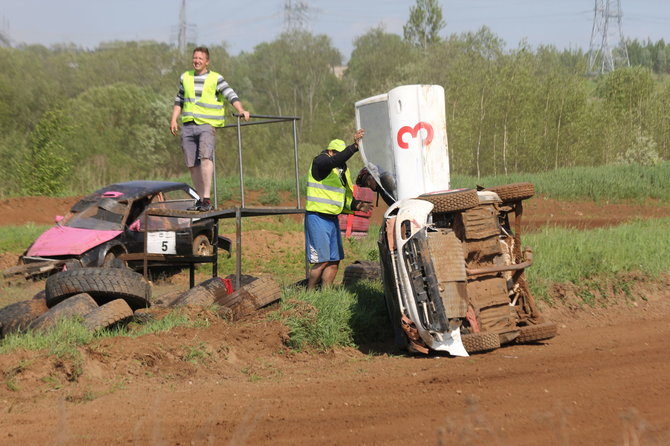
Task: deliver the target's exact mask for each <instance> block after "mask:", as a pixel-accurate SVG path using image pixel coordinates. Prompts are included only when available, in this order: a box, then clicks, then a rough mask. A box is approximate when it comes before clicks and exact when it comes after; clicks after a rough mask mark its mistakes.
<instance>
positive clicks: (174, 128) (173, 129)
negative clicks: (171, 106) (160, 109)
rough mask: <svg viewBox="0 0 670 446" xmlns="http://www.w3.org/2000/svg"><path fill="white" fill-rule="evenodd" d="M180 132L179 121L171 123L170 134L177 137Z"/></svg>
mask: <svg viewBox="0 0 670 446" xmlns="http://www.w3.org/2000/svg"><path fill="white" fill-rule="evenodd" d="M178 130H179V126H178V125H177V121H172V122H170V133H172V135H173V136H177V131H178Z"/></svg>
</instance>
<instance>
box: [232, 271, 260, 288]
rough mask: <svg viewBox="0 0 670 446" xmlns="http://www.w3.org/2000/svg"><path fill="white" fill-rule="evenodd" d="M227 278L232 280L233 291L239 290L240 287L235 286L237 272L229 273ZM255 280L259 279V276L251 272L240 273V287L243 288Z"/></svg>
mask: <svg viewBox="0 0 670 446" xmlns="http://www.w3.org/2000/svg"><path fill="white" fill-rule="evenodd" d="M225 278H226V279H230V281H231V282H232V284H233V291H237V290H238V289H239V288H237V287H236V286H235V274H228V275H227V276H226V277H225ZM254 280H258V277H256V276H251V275H249V274H240V288H242V287H243V286H246V285H249V284H250V283H251V282H253V281H254Z"/></svg>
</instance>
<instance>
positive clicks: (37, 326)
mask: <svg viewBox="0 0 670 446" xmlns="http://www.w3.org/2000/svg"><path fill="white" fill-rule="evenodd" d="M95 308H98V304H97V303H95V300H93V298H92V297H91V296H90V295H89V294H86V293H81V294H77V295H76V296H72V297H69V298H67V299H65V300H64V301H62V302H60V303H59V304H57V305H55V306H53V307H51V308H50V309H49V311H47V312H46V313H44V314H43V315H41V316H40V317H38V318H37V319H35V320H34V321H32V322H31V323H30V329H32V330H36V331H40V332H44V331H46V330H48V329H50V328H53V327H54V326H55V325H56V324H57V323H58V321H61V320H63V319H67V318H71V317H74V316H82V317H83V316H84V315H85V314H88V313H90V312H91V311H92V310H93V309H95Z"/></svg>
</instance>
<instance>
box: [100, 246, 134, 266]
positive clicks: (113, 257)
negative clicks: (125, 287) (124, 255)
mask: <svg viewBox="0 0 670 446" xmlns="http://www.w3.org/2000/svg"><path fill="white" fill-rule="evenodd" d="M119 255H121V252H117V251H115V250H110V251H109V252H108V253H107V254H105V258H104V259H103V260H102V265H100V266H101V267H102V268H127V267H128V264H127V263H126V261H125V260H121V259H120V258H119Z"/></svg>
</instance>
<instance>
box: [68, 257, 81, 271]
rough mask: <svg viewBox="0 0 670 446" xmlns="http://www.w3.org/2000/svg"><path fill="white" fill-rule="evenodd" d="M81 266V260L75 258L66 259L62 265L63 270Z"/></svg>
mask: <svg viewBox="0 0 670 446" xmlns="http://www.w3.org/2000/svg"><path fill="white" fill-rule="evenodd" d="M79 268H83V266H82V264H81V262H80V261H79V260H77V259H73V260H68V261H67V262H65V264H64V265H63V271H72V270H73V269H79Z"/></svg>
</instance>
